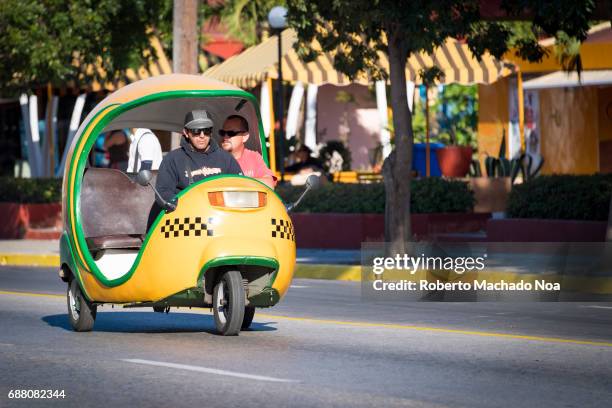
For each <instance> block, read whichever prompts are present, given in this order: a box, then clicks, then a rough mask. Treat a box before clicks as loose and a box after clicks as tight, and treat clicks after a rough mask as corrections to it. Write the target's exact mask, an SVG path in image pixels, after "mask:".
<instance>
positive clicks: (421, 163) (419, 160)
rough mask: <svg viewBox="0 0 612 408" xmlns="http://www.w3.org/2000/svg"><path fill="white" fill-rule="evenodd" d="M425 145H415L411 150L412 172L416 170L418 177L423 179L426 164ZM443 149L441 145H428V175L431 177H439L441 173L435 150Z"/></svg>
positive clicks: (425, 172)
mask: <svg viewBox="0 0 612 408" xmlns="http://www.w3.org/2000/svg"><path fill="white" fill-rule="evenodd" d="M425 146H426V144H425V143H415V144H414V148H413V149H412V170H416V171H417V172H418V173H419V176H420V177H425V175H426V174H427V164H426V162H425V157H426V156H425V151H426V147H425ZM442 147H444V145H443V144H442V143H430V144H429V150H430V151H429V164H430V169H429V170H430V175H431V176H432V177H440V176H441V175H442V172H441V171H440V165H439V164H438V156H437V155H436V150H438V149H440V148H442Z"/></svg>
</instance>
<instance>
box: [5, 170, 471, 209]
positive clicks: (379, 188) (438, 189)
mask: <svg viewBox="0 0 612 408" xmlns="http://www.w3.org/2000/svg"><path fill="white" fill-rule="evenodd" d="M61 183H62V182H61V180H60V179H15V178H5V177H2V178H0V201H2V202H19V203H54V202H60V200H61V197H62V184H61ZM302 191H304V187H302V186H299V187H293V186H282V187H279V188H278V189H277V192H278V194H279V195H280V196H281V197H282V199H283V200H284V201H285V202H293V201H295V200H296V199H297V198H298V197H299V195H300V194H301V193H302ZM473 205H474V197H473V195H472V192H471V191H470V190H469V189H468V187H467V184H466V183H464V182H461V181H449V180H444V179H440V178H430V179H419V180H413V181H412V212H413V213H441V212H469V211H472V208H473ZM296 211H297V212H314V213H323V212H335V213H378V214H384V212H385V188H384V185H383V184H382V183H375V184H344V183H328V184H326V185H323V186H321V187H320V188H318V189H315V190H313V191H311V192H310V193H308V194H307V195H306V197H305V198H304V200H303V201H302V203H301V204H300V206H299V207H298V208H297V209H296Z"/></svg>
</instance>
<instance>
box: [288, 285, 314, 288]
mask: <svg viewBox="0 0 612 408" xmlns="http://www.w3.org/2000/svg"><path fill="white" fill-rule="evenodd" d="M290 287H291V288H294V289H305V288H309V287H310V286H302V285H291V286H290Z"/></svg>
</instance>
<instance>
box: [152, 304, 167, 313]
mask: <svg viewBox="0 0 612 408" xmlns="http://www.w3.org/2000/svg"><path fill="white" fill-rule="evenodd" d="M153 311H154V312H156V313H168V309H167V308H166V306H153Z"/></svg>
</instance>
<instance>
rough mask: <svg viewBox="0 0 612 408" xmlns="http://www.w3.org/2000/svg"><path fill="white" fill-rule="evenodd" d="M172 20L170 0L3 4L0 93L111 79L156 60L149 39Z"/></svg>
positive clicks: (6, 0) (17, 0) (15, 0)
mask: <svg viewBox="0 0 612 408" xmlns="http://www.w3.org/2000/svg"><path fill="white" fill-rule="evenodd" d="M171 16H172V2H171V1H170V0H2V1H0V90H1V92H2V93H3V94H4V95H6V94H8V93H13V92H16V91H21V90H24V89H28V88H32V87H35V86H39V85H45V84H47V83H51V84H53V85H63V84H64V83H65V82H66V81H68V80H79V79H81V80H88V79H91V78H95V79H98V80H102V79H104V76H107V78H108V79H113V78H114V77H115V76H116V75H117V74H118V73H119V72H121V71H123V70H125V69H127V68H138V67H139V66H141V65H142V63H143V61H144V60H146V59H148V58H155V51H154V50H153V49H152V48H151V47H150V41H149V36H150V35H151V34H152V29H154V28H157V27H159V26H164V25H165V31H166V30H167V29H168V27H170V20H171ZM145 51H146V52H145ZM143 53H144V54H143ZM143 55H145V56H143ZM92 65H94V66H96V67H100V68H102V69H103V70H104V72H106V74H103V73H102V72H100V71H99V70H96V69H93V70H92V69H91V66H92Z"/></svg>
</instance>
